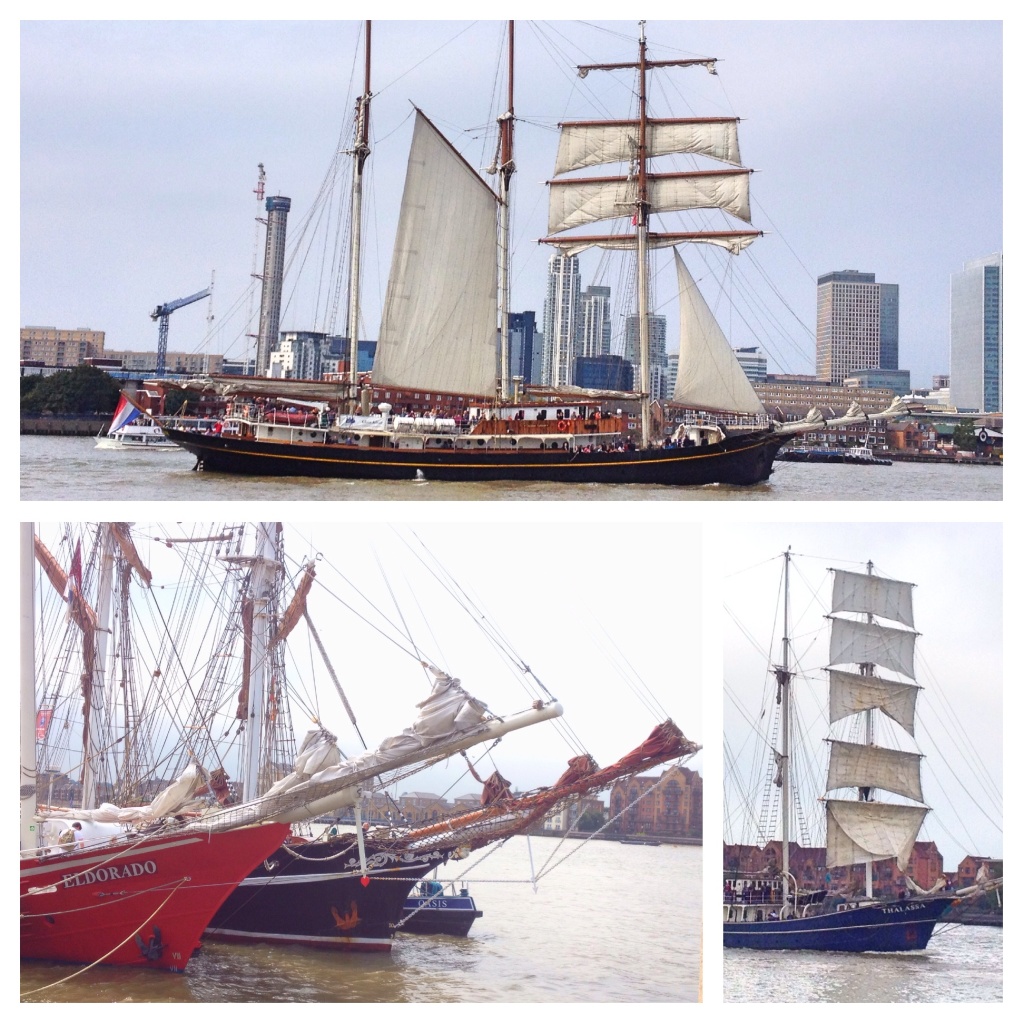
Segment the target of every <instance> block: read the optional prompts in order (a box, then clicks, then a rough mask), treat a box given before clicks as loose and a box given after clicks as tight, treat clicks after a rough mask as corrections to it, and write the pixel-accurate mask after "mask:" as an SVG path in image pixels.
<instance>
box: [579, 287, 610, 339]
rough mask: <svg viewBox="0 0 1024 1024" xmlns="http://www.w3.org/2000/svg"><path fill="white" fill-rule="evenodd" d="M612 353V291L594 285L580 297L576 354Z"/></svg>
mask: <svg viewBox="0 0 1024 1024" xmlns="http://www.w3.org/2000/svg"><path fill="white" fill-rule="evenodd" d="M611 351H612V290H611V288H609V287H607V286H606V285H600V284H592V285H589V286H588V287H587V290H586V291H585V292H584V293H583V294H582V295H581V296H580V337H579V344H578V346H577V351H576V354H577V355H580V356H607V355H611Z"/></svg>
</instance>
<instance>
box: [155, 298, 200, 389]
mask: <svg viewBox="0 0 1024 1024" xmlns="http://www.w3.org/2000/svg"><path fill="white" fill-rule="evenodd" d="M212 291H213V284H212V283H211V284H210V287H209V288H204V289H203V290H202V291H201V292H196V293H195V295H189V296H187V297H186V298H184V299H174V300H173V301H171V302H165V303H163V304H162V305H159V306H157V307H156V309H154V310H153V312H152V313H150V314H149V318H150V319H151V320H159V321H160V329H159V334H158V336H157V345H156V375H157V376H158V377H162V376H163V375H164V373H166V372H167V332H168V328H169V327H170V323H169V321H170V316H171V314H172V313H173V312H174V311H175V310H176V309H181V307H182V306H187V305H189V304H190V303H192V302H198V301H199V300H200V299H205V298H206V296H207V295H209V294H210V293H211V292H212Z"/></svg>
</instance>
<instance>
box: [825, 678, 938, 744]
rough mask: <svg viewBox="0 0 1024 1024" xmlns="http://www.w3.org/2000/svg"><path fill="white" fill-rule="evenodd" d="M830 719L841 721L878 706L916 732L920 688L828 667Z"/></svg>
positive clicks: (905, 727) (895, 720) (909, 730)
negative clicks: (915, 714) (915, 718)
mask: <svg viewBox="0 0 1024 1024" xmlns="http://www.w3.org/2000/svg"><path fill="white" fill-rule="evenodd" d="M828 675H829V688H828V693H829V698H828V704H829V721H830V722H838V721H839V720H840V719H842V718H846V717H847V716H848V715H854V714H856V713H857V712H859V711H870V710H871V709H872V708H877V709H878V710H879V711H881V712H882V713H883V714H885V715H888V716H889V717H890V718H891V719H892V720H893V721H894V722H898V723H899V724H900V725H901V726H903V728H904V729H906V730H907V732H909V733H910V735H911V736H913V735H914V712H915V708H916V707H917V695H918V693H919V692H920V690H921V688H920V687H919V686H914V685H911V684H910V683H897V682H893V681H892V680H889V679H883V678H881V677H880V676H876V675H867V676H862V675H857V673H855V672H844V671H843V670H842V669H835V668H833V669H829V673H828Z"/></svg>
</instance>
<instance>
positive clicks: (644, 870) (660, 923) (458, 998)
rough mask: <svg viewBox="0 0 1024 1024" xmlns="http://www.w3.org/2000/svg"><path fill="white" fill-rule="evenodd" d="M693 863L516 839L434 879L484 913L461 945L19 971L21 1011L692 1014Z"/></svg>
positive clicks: (677, 854)
mask: <svg viewBox="0 0 1024 1024" xmlns="http://www.w3.org/2000/svg"><path fill="white" fill-rule="evenodd" d="M531 855H532V863H533V866H534V870H535V873H536V874H537V876H538V877H539V883H538V886H537V891H536V892H535V891H534V888H533V886H532V885H531V883H530V882H529V881H528V879H529V878H530V877H531V870H530V864H531ZM701 858H702V850H701V848H700V847H694V846H667V845H666V846H623V845H622V844H620V843H617V842H607V841H594V842H587V843H584V842H581V841H578V840H566V841H565V842H561V841H559V840H557V839H554V838H546V837H534V838H532V839H530V840H529V841H527V839H526V838H525V837H521V836H517V837H515V838H513V839H511V840H509V841H508V842H507V843H506V844H504V845H503V846H501V847H498V848H496V849H494V850H493V851H491V852H490V853H489V852H488V850H482V851H480V852H478V853H477V854H475V855H474V857H473V858H472V859H470V860H468V861H464V862H462V863H459V864H451V865H449V866H448V867H447V868H446V869H442V876H441V877H442V878H455V877H457V876H459V875H462V876H464V877H465V879H466V881H467V883H468V885H469V888H470V892H471V894H472V895H473V897H474V898H475V900H476V903H477V907H478V909H480V910H482V911H483V914H484V916H483V917H482V918H480V919H479V920H477V921H476V923H475V924H474V925H473V927H472V930H471V931H470V933H469V936H468V937H467V938H453V937H451V936H428V935H405V934H400V935H399V936H398V938H397V940H396V942H395V945H394V948H393V949H392V951H391V953H390V954H385V953H336V952H331V951H316V950H301V949H289V948H284V947H280V946H270V945H256V946H235V945H226V944H222V943H207V944H205V945H204V947H203V949H202V950H201V951H200V952H199V953H198V954H197V955H196V956H195V957H194V958H193V959H192V961H191V962H190V963H189V965H188V969H187V970H186V971H185V972H184V973H183V974H167V973H164V972H162V971H149V970H133V969H131V968H114V967H107V968H95V969H93V970H91V971H88V972H86V973H85V974H82V975H80V976H78V977H76V978H71V979H70V980H67V981H62V979H67V978H69V976H70V975H72V974H73V973H74V972H75V971H76V970H77V968H75V967H73V966H69V965H68V964H50V963H41V962H40V963H32V962H28V961H25V962H23V963H22V964H21V992H22V999H23V1001H30V1002H46V1001H52V1002H78V1003H87V1002H89V1003H92V1002H135V1003H138V1002H161V1003H170V1002H183V1003H242V1002H363V1003H368V1002H389V1003H405V1002H418V1003H424V1002H425V1003H434V1002H437V1003H440V1002H505V1003H513V1002H528V1003H562V1002H630V1003H634V1002H695V1001H696V1000H697V998H698V990H699V989H698V986H699V973H700V942H701ZM55 982H56V983H57V984H56V985H55V986H54V987H52V988H47V989H45V990H43V991H37V990H39V989H42V987H43V986H47V985H53V984H54V983H55Z"/></svg>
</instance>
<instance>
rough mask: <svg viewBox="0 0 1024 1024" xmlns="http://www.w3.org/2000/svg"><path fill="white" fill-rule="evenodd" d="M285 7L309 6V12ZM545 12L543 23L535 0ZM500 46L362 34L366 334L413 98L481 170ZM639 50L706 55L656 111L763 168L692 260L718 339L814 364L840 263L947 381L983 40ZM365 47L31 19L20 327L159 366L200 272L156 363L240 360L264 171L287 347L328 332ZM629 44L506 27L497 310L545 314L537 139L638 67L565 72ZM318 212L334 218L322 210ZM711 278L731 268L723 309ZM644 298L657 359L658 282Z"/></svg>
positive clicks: (728, 35) (656, 88)
mask: <svg viewBox="0 0 1024 1024" xmlns="http://www.w3.org/2000/svg"><path fill="white" fill-rule="evenodd" d="M227 9H228V10H230V11H235V10H236V9H237V8H234V7H230V8H227ZM124 10H125V6H124V5H120V4H112V5H111V4H99V5H89V7H88V8H87V9H85V13H93V12H95V14H97V15H103V16H106V15H108V14H112V15H113V16H115V17H116V16H117V15H118V14H120V13H122V12H123V11H124ZM129 10H131V11H132V13H134V11H135V10H136V8H130V9H129ZM197 10H199V11H201V12H202V15H203V16H206V15H209V14H213V15H214V16H216V15H218V14H219V13H220V8H219V7H218V5H217V4H213V5H210V4H206V5H203V6H202V7H201V8H200V7H199V5H192V4H188V3H185V4H178V5H175V6H174V7H173V8H169V7H167V8H164V7H161V5H157V6H156V7H152V8H147V12H153V13H156V14H159V13H169V14H170V15H172V16H174V17H184V18H187V17H191V16H194V15H195V12H196V11H197ZM378 10H380V11H382V12H384V13H387V12H388V7H387V5H383V6H382V7H378ZM441 10H443V11H449V10H451V11H452V12H453V15H458V14H461V13H462V11H461V10H460V9H458V8H457V7H453V6H450V5H446V6H444V7H442V9H441ZM588 10H591V11H592V12H593V13H594V14H595V15H599V14H600V13H601V12H602V11H603V10H604V8H603V7H602V5H600V4H597V5H589V7H588ZM733 10H735V11H737V12H738V13H745V11H746V8H745V7H744V6H743V5H742V4H741V5H740V7H739V8H733ZM772 10H773V13H786V12H788V10H789V8H788V7H787V5H782V7H780V8H778V9H776V8H773V9H772ZM864 10H865V12H866V13H874V14H876V15H877V13H878V11H880V10H881V11H883V13H884V14H885V15H886V16H890V15H892V14H893V13H895V14H897V15H898V14H899V13H900V12H901V10H902V8H901V7H900V5H898V4H897V5H896V7H895V8H894V7H893V5H886V6H885V7H884V8H882V7H881V5H875V6H871V5H869V7H868V8H864ZM68 11H71V12H73V14H72V16H76V17H77V16H80V15H81V14H82V13H83V8H81V7H75V8H71V7H70V5H63V4H56V5H53V4H50V5H42V7H40V8H33V16H34V17H39V16H41V15H46V16H50V15H53V16H55V17H61V16H64V15H66V13H67V12H68ZM289 11H290V12H291V11H295V12H296V13H297V14H298V15H300V16H304V15H305V14H306V9H305V8H304V6H303V5H302V4H301V3H299V4H296V5H293V6H292V7H290V8H289ZM796 11H797V13H798V14H802V13H804V8H803V7H800V8H796ZM552 12H553V13H556V14H558V13H560V11H559V5H557V4H556V5H555V7H554V8H553V9H552V8H551V7H550V5H545V7H544V13H547V14H550V13H552ZM250 13H252V14H253V15H254V16H256V15H259V14H262V13H264V10H263V8H262V7H260V6H259V5H257V7H255V8H252V9H251V12H250ZM273 13H274V14H275V15H276V14H277V13H278V12H277V11H276V10H275V11H274V12H273ZM529 13H532V12H529ZM504 33H505V23H504V22H498V21H492V22H487V21H483V22H470V21H464V22H463V21H433V22H403V21H386V20H381V21H378V22H376V23H375V24H374V32H373V45H372V50H373V74H372V88H373V92H374V93H375V99H374V101H373V107H372V115H371V124H372V133H371V135H372V137H371V146H372V155H371V157H370V161H369V165H368V166H369V172H368V173H369V174H370V180H369V183H368V187H367V205H366V236H367V251H366V254H365V262H364V289H363V299H364V310H363V323H362V327H361V332H360V333H361V335H362V336H364V337H371V338H375V337H376V336H377V331H378V326H379V311H380V305H381V301H382V296H383V293H384V289H385V286H386V281H387V274H388V268H389V264H390V249H391V242H392V237H393V232H394V225H395V221H396V216H397V207H398V201H399V198H400V195H401V188H402V180H403V177H404V173H405V163H406V152H407V147H408V143H409V138H410V135H411V129H412V121H411V119H410V116H409V115H410V101H413V102H415V103H416V104H417V105H419V106H421V107H422V108H423V110H424V111H425V112H426V113H427V115H428V116H429V117H431V118H432V119H433V120H434V121H435V123H436V124H437V125H438V126H439V127H440V128H441V129H442V130H443V131H445V132H446V133H447V134H448V135H449V136H450V137H451V139H452V141H453V142H454V143H455V144H456V145H457V147H458V148H459V149H460V150H461V151H462V152H463V153H464V155H465V156H466V158H467V159H468V160H469V162H470V163H471V164H472V165H473V166H475V167H478V168H482V167H485V166H486V165H488V164H489V163H490V162H491V160H492V158H493V154H494V127H493V122H494V118H495V117H496V116H497V114H499V113H500V112H501V111H502V110H504V109H505V98H504V90H505V80H504V77H503V76H504V73H503V72H501V71H499V70H497V69H498V64H499V63H500V62H501V61H503V59H504V54H503V45H504V44H503V36H504ZM647 36H648V41H649V45H650V54H651V56H652V57H653V58H655V59H659V58H667V57H671V56H679V55H685V56H691V55H701V56H712V57H717V58H718V59H719V61H720V63H719V65H718V71H719V73H718V75H717V76H716V77H712V76H709V75H708V74H707V72H706V71H704V70H703V69H700V68H692V69H688V70H682V71H669V72H661V73H658V74H657V76H656V77H657V79H658V80H657V82H655V83H654V85H653V86H652V89H651V96H652V112H653V113H654V114H656V115H658V116H667V115H674V116H695V115H700V114H711V115H738V116H740V117H741V118H743V119H744V123H743V124H742V125H741V153H742V156H743V160H744V162H745V164H746V165H747V166H750V167H753V168H755V169H756V170H757V172H758V173H756V174H755V175H754V179H753V185H752V195H753V212H754V213H753V222H754V225H755V226H756V227H758V228H761V229H763V230H765V231H766V233H767V234H766V236H765V237H764V238H763V239H761V240H760V241H759V242H757V243H756V244H755V245H754V246H752V247H751V249H750V250H748V252H747V254H745V255H744V256H742V257H740V258H737V259H732V260H730V261H722V260H719V259H718V255H719V254H717V253H712V254H704V253H699V254H695V255H694V257H693V260H692V262H694V265H695V271H696V276H697V277H698V278H699V279H700V282H701V286H702V288H704V289H705V294H706V295H707V296H708V298H709V301H710V302H711V304H712V305H713V306H714V307H715V308H716V309H717V310H719V311H720V313H721V314H722V316H721V318H722V319H723V322H724V327H725V329H726V332H727V334H728V335H729V336H730V338H731V340H732V342H733V344H734V345H737V346H740V345H752V344H755V345H759V346H761V347H762V348H763V349H764V350H765V351H766V352H768V354H769V356H770V358H771V361H772V368H773V369H782V370H787V371H792V372H813V332H814V310H815V288H816V278H817V276H819V275H821V274H825V273H828V272H829V271H833V270H842V269H858V270H861V271H868V272H873V273H875V274H876V279H877V280H878V281H880V282H885V283H895V284H898V285H899V286H900V313H901V316H900V320H901V323H900V365H901V366H902V367H904V368H908V369H910V370H911V375H912V382H913V383H914V384H917V385H919V384H927V383H930V380H931V376H932V375H933V374H935V373H939V372H944V371H946V370H947V369H948V319H949V302H948V293H949V279H950V275H951V274H952V273H953V272H955V271H956V270H958V269H959V268H960V267H961V265H962V264H963V262H964V261H965V260H970V259H973V258H975V257H979V256H984V255H987V254H988V253H990V252H994V251H999V250H1000V249H1001V247H1002V228H1001V225H1002V178H1001V168H1002V131H1003V129H1002V106H1001V95H1002V27H1001V23H999V22H996V21H988V22H980V21H979V22H967V21H959V22H954V21H942V22H924V21H884V22H881V21H860V22H850V21H823V22H809V21H776V22H765V21H760V22H758V21H742V20H739V21H731V22H715V21H697V22H681V21H677V22H671V21H658V20H650V21H649V22H648V24H647ZM361 38H362V26H361V24H360V23H358V22H311V21H269V22H268V21H256V20H254V21H247V22H237V21H204V22H195V21H187V20H184V21H148V22H147V21H138V22H118V21H106V22H89V21H60V20H54V21H25V22H22V27H21V251H22V259H21V310H20V317H21V323H22V325H49V326H59V327H65V328H73V327H91V328H93V329H96V330H103V331H105V332H106V342H107V346H108V348H111V349H121V348H128V349H136V350H150V351H153V350H155V348H156V342H157V325H156V323H154V322H153V321H151V319H150V317H149V314H150V313H151V312H152V310H153V309H154V308H155V307H156V306H157V305H158V304H160V303H164V302H168V301H170V300H173V299H176V298H179V297H184V296H187V295H190V294H192V293H194V292H197V291H200V290H202V289H203V288H205V287H206V286H207V285H208V284H209V283H210V280H211V275H213V274H214V272H215V275H216V277H215V280H216V283H215V291H214V299H213V303H212V313H213V316H214V317H215V319H214V321H213V328H212V333H208V332H207V315H208V312H209V304H208V303H207V301H205V300H203V301H201V302H197V303H195V304H193V305H192V306H191V307H187V308H183V309H180V310H178V311H177V312H175V313H174V315H173V316H172V317H171V320H170V336H169V347H170V349H171V350H174V351H177V350H186V351H208V352H212V353H225V354H228V355H231V356H235V357H241V356H243V355H245V354H246V353H247V352H249V351H251V349H252V341H251V339H250V338H248V337H247V335H248V334H249V333H252V332H254V330H255V328H254V326H253V323H254V321H253V320H252V319H251V317H254V316H255V314H256V313H257V312H258V307H259V299H258V295H256V296H255V297H252V296H250V295H247V289H249V288H250V282H251V273H252V270H253V266H254V258H257V254H258V262H260V263H261V262H262V242H261V241H258V240H257V234H256V232H257V225H256V220H255V218H256V216H257V215H258V213H259V212H260V210H259V209H258V204H257V202H256V199H255V196H254V194H253V188H254V187H255V185H256V179H257V164H259V163H263V164H264V165H265V167H266V172H267V194H268V195H274V194H282V195H287V196H289V197H291V199H292V211H291V215H290V218H289V241H290V248H291V250H292V255H291V256H290V264H289V270H288V272H287V280H286V285H285V300H284V301H285V308H284V312H283V315H282V318H281V327H282V329H285V330H289V329H310V330H312V329H317V330H329V331H338V332H341V331H342V330H344V327H345V320H344V310H345V305H346V303H345V299H344V295H343V293H339V292H338V291H337V288H336V286H335V284H334V283H333V278H334V268H335V264H336V260H335V257H334V255H333V251H334V249H335V247H336V246H337V244H338V240H337V238H335V237H333V236H334V232H335V231H336V211H337V210H338V209H339V208H340V206H343V205H344V204H345V203H346V202H347V199H346V197H345V192H346V190H347V181H348V173H349V172H348V169H347V167H343V169H342V170H340V171H339V172H338V173H337V174H336V175H333V176H332V175H330V174H329V173H328V170H329V168H330V166H331V164H332V159H333V157H334V154H335V152H336V150H337V149H338V148H339V146H340V147H342V148H344V146H345V145H346V144H347V140H348V132H349V121H350V110H351V108H352V104H353V101H354V97H355V96H356V95H357V94H358V92H359V91H360V89H361V85H362V66H361V60H362V57H361ZM636 38H637V24H636V22H634V21H614V22H594V23H582V22H570V21H561V22H530V21H520V22H517V30H516V40H517V45H516V100H515V110H516V114H517V117H518V118H519V124H518V127H517V133H516V162H517V165H518V169H519V173H518V174H517V175H516V180H515V184H514V204H515V205H514V214H513V222H514V228H513V230H514V269H513V297H512V307H513V309H517V310H519V309H533V310H535V311H536V312H537V315H538V318H540V317H541V316H542V311H543V299H544V285H545V277H546V265H547V259H548V256H549V255H550V252H549V250H547V249H546V248H544V247H541V246H538V245H537V244H536V239H537V238H538V237H540V236H541V235H543V234H544V233H546V212H545V205H546V200H545V195H544V188H543V186H542V184H541V183H542V182H543V181H544V180H545V179H546V178H548V177H550V175H551V171H552V168H553V161H554V152H555V146H556V141H557V136H556V133H555V131H554V125H555V124H556V123H557V122H558V121H559V120H560V119H572V118H585V117H589V116H594V115H595V114H597V115H605V116H625V115H627V114H628V106H629V93H630V90H631V89H632V88H633V83H632V82H631V80H630V78H629V75H628V74H625V73H618V72H616V73H604V72H602V73H593V74H591V75H590V76H589V77H588V78H587V79H585V80H581V79H579V78H578V77H576V76H575V74H574V71H573V66H574V65H575V64H576V63H579V62H597V61H610V60H619V61H628V60H632V59H635V55H636ZM328 180H332V181H334V187H333V191H332V190H331V188H330V187H326V188H325V184H324V183H325V182H327V181H328ZM318 195H323V196H325V197H327V196H329V197H330V200H329V202H328V201H327V200H326V199H325V200H324V202H323V203H322V205H321V206H320V207H318V208H316V213H315V214H312V213H311V211H313V210H314V208H315V201H316V199H317V196H318ZM722 216H723V217H724V215H722ZM311 219H313V220H315V221H316V222H317V224H318V225H319V227H318V229H317V230H314V226H313V224H308V222H309V221H310V220H311ZM307 224H308V226H307ZM715 226H717V225H715ZM706 248H711V247H706ZM705 256H707V259H708V261H709V263H710V264H711V266H710V267H705V265H704V257H705ZM721 262H729V263H730V266H731V268H732V273H731V275H728V276H727V283H726V285H725V293H724V294H723V293H722V292H721V291H720V290H719V289H720V285H719V283H718V278H719V273H718V270H719V267H718V264H720V263H721ZM581 266H582V274H583V284H584V286H586V285H587V284H590V283H605V284H608V285H610V286H611V287H612V289H613V295H612V301H613V307H614V310H613V315H614V318H615V322H616V323H620V322H621V317H622V316H623V315H624V314H626V313H628V312H630V311H631V309H630V308H629V303H627V301H626V299H625V298H624V296H623V295H622V294H621V291H622V289H621V288H620V281H619V277H618V275H617V273H616V272H614V271H612V270H611V269H608V268H606V267H605V265H603V264H600V257H599V256H598V255H596V254H593V253H591V254H586V255H584V256H583V257H581ZM655 287H656V307H657V309H658V310H659V311H660V312H663V313H665V315H667V316H668V317H669V323H670V327H669V342H668V347H669V349H670V350H672V349H674V348H675V347H676V341H675V331H674V329H673V328H672V326H671V323H672V320H673V319H674V316H675V313H674V308H675V307H674V303H673V300H672V296H671V288H670V287H669V284H668V276H667V275H660V274H659V276H658V278H657V279H656V284H655Z"/></svg>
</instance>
